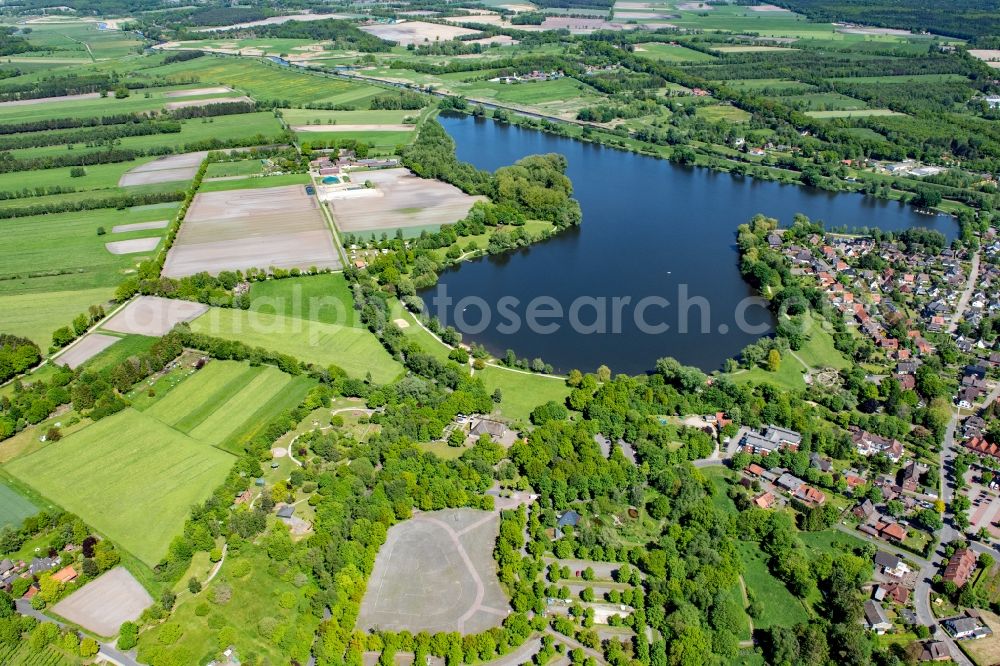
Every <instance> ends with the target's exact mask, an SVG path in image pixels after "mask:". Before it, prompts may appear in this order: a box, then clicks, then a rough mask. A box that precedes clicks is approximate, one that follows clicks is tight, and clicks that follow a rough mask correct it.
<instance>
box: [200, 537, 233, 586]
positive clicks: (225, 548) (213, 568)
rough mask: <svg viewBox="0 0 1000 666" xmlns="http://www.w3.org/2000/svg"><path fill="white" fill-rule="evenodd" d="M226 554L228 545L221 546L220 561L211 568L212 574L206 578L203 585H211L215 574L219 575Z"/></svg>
mask: <svg viewBox="0 0 1000 666" xmlns="http://www.w3.org/2000/svg"><path fill="white" fill-rule="evenodd" d="M228 552H229V544H228V543H224V544H222V559H220V560H219V561H218V562H216V563H215V566H214V567H212V573H210V574H208V578H206V579H205V582H204V583H203V585H208V584H209V583H211V582H212V579H213V578H215V576H216V574H218V573H219V570H220V569H222V565H223V563H224V562H225V561H226V553H228Z"/></svg>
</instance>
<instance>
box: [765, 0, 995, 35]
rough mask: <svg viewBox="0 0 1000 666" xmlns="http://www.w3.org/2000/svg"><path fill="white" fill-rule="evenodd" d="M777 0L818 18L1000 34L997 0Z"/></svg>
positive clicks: (947, 32) (943, 31) (955, 32)
mask: <svg viewBox="0 0 1000 666" xmlns="http://www.w3.org/2000/svg"><path fill="white" fill-rule="evenodd" d="M775 4H777V5H780V6H782V7H787V8H788V9H791V10H793V11H796V12H800V13H802V14H805V15H806V16H808V17H809V18H811V19H813V20H816V21H850V22H853V23H862V24H865V25H877V26H882V27H886V28H903V29H906V30H914V31H917V32H924V31H933V32H935V33H938V34H941V35H948V36H951V37H961V38H962V39H972V38H974V37H980V36H983V35H998V34H1000V2H997V0H948V1H947V2H939V1H938V0H896V1H895V2H886V3H872V2H870V0H780V1H779V2H776V3H775Z"/></svg>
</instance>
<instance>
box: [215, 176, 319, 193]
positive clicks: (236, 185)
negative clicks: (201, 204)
mask: <svg viewBox="0 0 1000 666" xmlns="http://www.w3.org/2000/svg"><path fill="white" fill-rule="evenodd" d="M310 182H312V181H311V180H310V179H309V174H307V173H286V174H282V175H280V176H263V177H259V178H257V177H254V178H240V179H238V180H212V181H208V182H204V181H203V182H202V184H201V187H200V188H198V191H199V192H223V191H229V190H255V189H258V188H262V187H282V186H284V185H308V184H309V183H310Z"/></svg>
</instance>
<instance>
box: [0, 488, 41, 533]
mask: <svg viewBox="0 0 1000 666" xmlns="http://www.w3.org/2000/svg"><path fill="white" fill-rule="evenodd" d="M36 513H38V507H37V506H35V505H34V503H33V502H32V501H31V500H29V499H28V498H27V497H25V496H24V495H22V494H21V493H19V492H17V490H15V489H14V488H13V487H12V486H11V485H10V484H8V483H5V482H4V480H3V479H2V478H0V529H2V528H4V527H13V528H15V529H17V528H18V527H20V525H21V522H22V521H23V520H24V519H25V518H27V517H28V516H33V515H35V514H36Z"/></svg>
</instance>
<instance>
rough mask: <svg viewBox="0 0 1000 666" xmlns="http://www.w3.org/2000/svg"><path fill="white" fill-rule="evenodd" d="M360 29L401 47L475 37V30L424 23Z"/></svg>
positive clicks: (406, 23) (372, 26) (408, 22)
mask: <svg viewBox="0 0 1000 666" xmlns="http://www.w3.org/2000/svg"><path fill="white" fill-rule="evenodd" d="M361 29H362V30H364V31H365V32H367V33H369V34H371V35H375V36H376V37H379V38H381V39H385V40H387V41H390V42H398V43H399V44H400V45H401V46H406V45H407V44H423V43H425V42H435V41H441V42H446V41H449V40H452V39H458V38H459V37H463V36H465V35H475V34H476V33H477V31H476V30H470V29H468V28H459V27H458V26H454V25H438V24H436V23H425V22H424V21H404V22H403V23H393V24H379V25H363V26H361Z"/></svg>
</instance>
